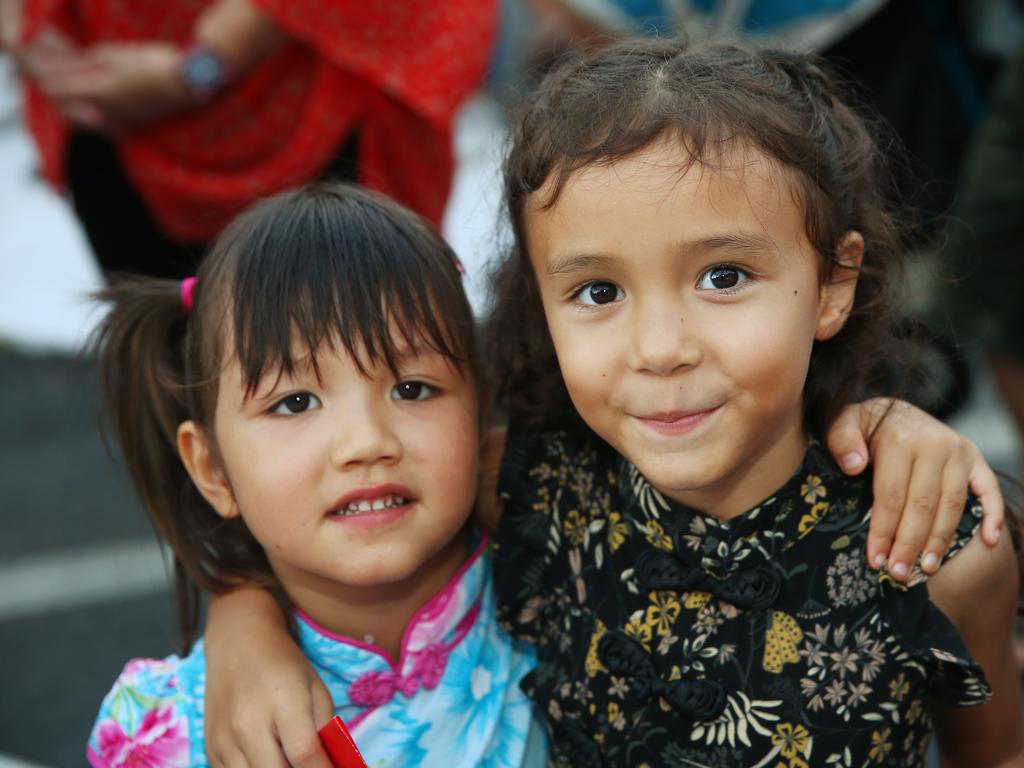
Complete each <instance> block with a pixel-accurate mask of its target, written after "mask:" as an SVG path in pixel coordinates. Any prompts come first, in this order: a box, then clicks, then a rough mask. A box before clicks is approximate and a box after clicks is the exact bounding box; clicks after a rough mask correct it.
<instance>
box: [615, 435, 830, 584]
mask: <svg viewBox="0 0 1024 768" xmlns="http://www.w3.org/2000/svg"><path fill="white" fill-rule="evenodd" d="M836 475H837V470H836V469H835V467H834V465H833V464H832V462H831V461H830V459H829V457H828V455H827V453H826V452H825V450H824V449H823V448H822V446H821V444H820V443H818V442H817V441H816V440H811V441H810V442H809V444H808V447H807V451H806V453H805V454H804V458H803V460H802V461H801V463H800V466H799V467H798V468H797V469H796V471H795V472H794V473H793V474H792V476H790V478H789V479H788V480H787V481H786V482H785V483H784V484H783V485H782V486H781V487H780V488H778V489H777V490H776V491H775V492H774V493H772V494H771V495H770V496H768V497H767V498H765V499H763V500H762V501H761V502H759V503H758V504H756V505H755V506H753V507H752V508H750V509H748V510H747V511H745V512H743V513H741V514H739V515H737V516H736V517H732V518H730V519H728V520H720V519H719V518H716V517H714V516H712V515H708V514H705V513H703V512H699V511H697V510H695V509H693V508H691V507H688V506H686V505H685V504H681V503H679V502H677V501H675V500H673V499H670V498H669V497H667V496H666V495H664V494H663V493H661V492H660V491H659V490H658V489H657V488H655V487H654V486H653V485H651V483H650V482H649V481H648V480H647V478H645V477H644V476H643V475H642V474H640V471H639V470H638V469H637V468H636V466H634V465H633V464H632V463H631V462H630V461H628V460H627V459H625V458H624V457H621V456H620V457H619V488H620V490H621V494H622V498H623V502H624V503H623V508H624V511H625V512H626V514H627V515H629V516H630V517H631V518H632V521H633V523H634V524H635V525H636V526H637V527H638V528H639V529H640V531H641V532H642V533H644V534H645V535H646V536H647V538H648V541H650V542H651V543H652V544H654V546H655V548H657V549H661V550H664V551H674V552H676V553H677V556H679V557H681V558H682V559H685V560H687V561H690V562H694V563H695V564H699V565H700V566H701V567H702V568H704V569H705V570H708V571H716V570H717V571H722V570H725V571H731V570H734V566H737V565H738V564H739V561H740V560H743V559H745V557H746V555H743V556H740V555H741V554H742V553H743V552H747V551H749V550H750V549H751V548H750V547H749V546H748V545H749V544H750V542H752V541H757V540H767V539H783V540H785V542H786V543H792V542H795V541H796V540H797V539H799V538H803V537H804V536H806V535H807V534H808V533H809V532H810V531H811V530H812V529H813V528H814V527H816V525H817V523H818V522H820V521H821V519H822V518H823V517H824V515H825V514H826V513H827V511H828V506H829V505H828V503H827V500H826V499H825V493H826V491H825V489H826V486H828V487H831V483H830V481H832V480H833V479H834V477H835V476H836ZM669 521H671V524H667V523H669ZM666 529H669V530H674V531H675V535H674V536H670V535H669V534H668V533H666ZM696 561H699V562H696Z"/></svg>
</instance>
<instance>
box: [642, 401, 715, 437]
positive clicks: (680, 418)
mask: <svg viewBox="0 0 1024 768" xmlns="http://www.w3.org/2000/svg"><path fill="white" fill-rule="evenodd" d="M721 407H722V406H720V405H716V406H715V407H714V408H707V409H705V410H702V411H666V412H663V413H654V414H651V415H650V416H634V417H633V418H635V419H636V420H637V421H639V422H640V423H641V424H643V425H644V426H645V427H647V428H649V429H651V430H653V431H654V432H657V433H659V434H662V435H686V434H689V433H690V432H693V431H694V430H695V429H697V428H698V427H700V426H702V425H704V424H705V423H707V421H708V420H709V419H711V417H713V416H714V415H715V414H716V413H718V411H719V410H720V409H721Z"/></svg>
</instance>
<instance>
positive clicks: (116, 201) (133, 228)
mask: <svg viewBox="0 0 1024 768" xmlns="http://www.w3.org/2000/svg"><path fill="white" fill-rule="evenodd" d="M357 151H358V135H357V134H356V133H353V134H351V135H350V136H349V137H348V138H347V139H346V140H345V141H344V142H343V145H342V147H341V150H340V151H339V152H338V154H337V155H336V156H335V158H334V159H333V160H332V161H331V162H330V163H329V164H328V167H327V168H326V169H324V172H323V174H322V176H321V177H322V178H331V179H337V180H339V181H351V182H354V181H355V180H356V179H357ZM66 163H67V165H66V170H67V183H68V188H69V189H70V191H71V199H72V202H73V205H74V209H75V215H76V216H77V217H78V220H79V222H81V224H82V227H83V229H84V230H85V234H86V237H87V238H88V239H89V244H90V246H91V247H92V251H93V253H94V254H95V256H96V260H97V261H98V262H99V265H100V268H101V269H102V270H103V272H104V274H105V275H110V274H111V273H115V272H132V273H135V274H142V275H149V276H151V277H165V278H170V279H180V278H183V277H187V276H189V275H192V274H194V273H195V271H196V265H197V264H198V263H199V260H200V259H201V258H202V256H203V253H204V252H205V251H206V247H207V246H208V245H209V244H208V243H183V242H179V241H177V240H174V239H173V238H171V237H169V236H168V235H167V234H166V233H165V232H163V231H162V230H161V229H160V227H159V225H158V224H157V223H156V220H155V219H154V218H153V216H152V214H151V213H150V211H149V209H148V208H147V207H146V203H145V202H144V201H143V199H142V197H141V196H140V195H139V193H138V192H137V191H136V190H135V187H134V186H132V183H131V181H129V179H128V176H127V175H126V174H125V172H124V168H123V167H122V165H121V161H120V159H119V158H118V156H117V150H116V148H115V146H114V144H113V142H111V141H110V140H108V139H106V138H105V137H103V136H100V135H99V134H96V133H91V132H87V131H78V132H76V133H74V134H73V135H72V137H71V141H70V143H69V145H68V151H67V158H66Z"/></svg>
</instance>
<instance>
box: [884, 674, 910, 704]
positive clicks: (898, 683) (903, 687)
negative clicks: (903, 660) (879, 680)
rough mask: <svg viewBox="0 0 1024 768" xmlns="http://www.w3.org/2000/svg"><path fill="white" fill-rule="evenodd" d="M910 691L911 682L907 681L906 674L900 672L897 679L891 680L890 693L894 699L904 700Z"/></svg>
mask: <svg viewBox="0 0 1024 768" xmlns="http://www.w3.org/2000/svg"><path fill="white" fill-rule="evenodd" d="M908 693H910V683H909V682H908V681H907V677H906V675H904V674H903V673H902V672H900V674H899V676H898V677H897V678H896V679H895V680H890V681H889V695H891V696H892V698H893V701H903V699H904V697H905V696H906V695H907V694H908Z"/></svg>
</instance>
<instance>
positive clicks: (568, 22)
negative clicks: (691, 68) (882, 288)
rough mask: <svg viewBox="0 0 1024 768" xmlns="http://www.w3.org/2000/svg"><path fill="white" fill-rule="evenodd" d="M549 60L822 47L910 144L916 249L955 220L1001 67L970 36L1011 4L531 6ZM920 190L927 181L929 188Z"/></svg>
mask: <svg viewBox="0 0 1024 768" xmlns="http://www.w3.org/2000/svg"><path fill="white" fill-rule="evenodd" d="M527 2H528V3H529V4H530V6H531V7H532V8H533V9H534V11H535V13H536V15H537V17H538V18H539V28H540V31H541V40H542V42H541V43H540V44H539V48H540V53H541V58H542V59H543V58H545V57H546V56H548V55H555V54H556V53H557V52H558V51H560V50H563V49H564V48H565V47H567V46H582V47H593V46H596V45H603V44H604V43H606V42H607V41H609V40H612V39H615V38H617V37H621V36H625V35H635V34H654V35H666V34H668V35H673V34H679V33H681V34H683V35H685V36H686V37H687V38H688V39H690V40H701V39H708V38H716V39H721V38H734V37H740V38H744V39H747V40H754V41H756V42H759V43H764V44H769V45H777V46H781V47H785V48H793V49H797V50H813V51H816V52H818V53H819V54H821V55H822V56H823V57H825V58H826V59H828V60H829V61H831V62H832V63H833V64H834V65H837V66H838V68H839V71H840V72H842V73H844V74H847V75H849V76H850V77H851V78H852V79H853V81H854V83H855V86H856V87H857V89H858V90H859V92H860V94H861V96H862V98H863V100H864V101H866V102H867V103H868V104H870V105H871V106H872V107H873V108H874V109H875V110H877V112H878V113H879V114H880V115H881V116H882V117H883V118H884V119H885V121H886V122H887V123H888V124H889V125H890V126H891V127H892V129H893V130H894V132H895V134H896V135H897V136H898V137H899V139H900V140H901V141H902V143H903V144H904V145H905V147H906V150H907V155H908V159H909V165H908V167H906V168H899V167H897V168H895V169H894V171H895V175H896V181H897V184H898V186H899V187H900V193H901V196H902V197H904V198H905V199H907V200H909V201H911V202H913V203H914V205H915V207H916V208H917V209H918V210H919V211H920V213H921V216H922V220H921V224H922V226H921V227H920V228H919V231H918V232H916V233H915V234H916V236H917V240H918V242H917V244H918V245H924V244H925V243H926V241H927V239H928V238H930V237H931V236H933V235H935V234H936V233H937V232H938V227H937V222H938V220H939V218H940V217H941V216H942V215H944V214H946V213H948V211H949V209H950V207H951V205H952V203H953V199H954V193H955V190H956V184H957V179H958V174H959V169H960V165H961V160H962V157H963V153H964V150H965V148H966V145H967V141H968V139H969V137H970V135H971V132H972V130H973V128H974V125H975V124H976V122H977V120H978V119H979V117H980V115H981V112H982V110H983V105H984V95H985V93H986V91H987V90H988V87H989V85H990V83H991V81H992V79H993V76H994V74H995V73H996V71H997V70H998V67H999V64H1000V60H999V59H998V58H997V57H995V56H993V55H991V54H990V53H989V52H987V51H984V50H980V49H979V46H977V45H974V44H973V40H972V39H971V38H972V36H973V34H974V31H975V28H976V27H977V26H978V25H979V24H980V21H979V17H980V15H981V14H982V12H983V11H986V12H988V13H990V14H991V13H992V11H991V9H992V8H993V7H994V6H998V5H1000V4H1001V3H1003V2H1008V0H987V1H986V2H984V3H981V2H977V0H787V1H786V2H779V0H527ZM922 182H923V183H922Z"/></svg>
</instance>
